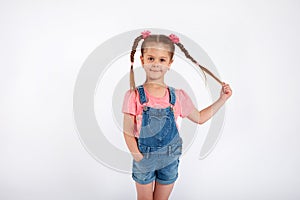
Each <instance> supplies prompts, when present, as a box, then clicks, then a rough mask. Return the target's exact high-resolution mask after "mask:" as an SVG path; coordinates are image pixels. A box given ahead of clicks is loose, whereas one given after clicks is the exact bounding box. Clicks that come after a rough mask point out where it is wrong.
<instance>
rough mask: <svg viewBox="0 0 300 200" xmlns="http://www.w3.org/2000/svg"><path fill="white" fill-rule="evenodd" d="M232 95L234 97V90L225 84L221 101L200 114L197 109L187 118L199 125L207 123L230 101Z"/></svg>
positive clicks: (221, 93) (223, 84)
mask: <svg viewBox="0 0 300 200" xmlns="http://www.w3.org/2000/svg"><path fill="white" fill-rule="evenodd" d="M231 95H232V90H231V88H230V86H229V84H226V83H224V82H223V83H222V89H221V92H220V97H219V99H218V100H217V101H215V102H214V103H213V104H212V105H210V106H208V107H207V108H204V109H203V110H201V111H200V112H199V111H198V110H197V109H196V108H195V109H194V110H193V111H192V112H191V113H190V114H189V115H188V116H187V118H188V119H190V120H191V121H193V122H195V123H198V124H203V123H205V122H206V121H207V120H209V119H210V118H211V117H212V116H213V115H214V114H215V113H216V112H217V111H218V110H219V109H220V108H221V107H222V106H223V105H224V103H225V102H226V101H227V100H228V98H229V97H230V96H231Z"/></svg>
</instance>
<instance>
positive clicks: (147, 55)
mask: <svg viewBox="0 0 300 200" xmlns="http://www.w3.org/2000/svg"><path fill="white" fill-rule="evenodd" d="M147 56H153V55H151V54H148V55H147ZM153 57H155V56H153ZM160 58H167V57H165V56H161V57H160Z"/></svg>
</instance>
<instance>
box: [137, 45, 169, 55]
mask: <svg viewBox="0 0 300 200" xmlns="http://www.w3.org/2000/svg"><path fill="white" fill-rule="evenodd" d="M143 53H144V54H153V55H164V56H169V55H170V53H171V52H170V48H169V47H168V46H167V45H164V44H157V43H152V44H147V45H146V46H145V47H144V51H143Z"/></svg>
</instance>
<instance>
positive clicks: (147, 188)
mask: <svg viewBox="0 0 300 200" xmlns="http://www.w3.org/2000/svg"><path fill="white" fill-rule="evenodd" d="M153 183H154V181H153V182H151V183H148V184H140V183H138V182H136V183H135V185H136V191H137V199H138V200H139V199H141V200H147V199H149V200H152V199H153V186H154V184H153Z"/></svg>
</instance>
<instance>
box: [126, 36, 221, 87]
mask: <svg viewBox="0 0 300 200" xmlns="http://www.w3.org/2000/svg"><path fill="white" fill-rule="evenodd" d="M142 39H143V36H142V35H140V36H138V37H137V38H135V40H134V42H133V45H132V50H131V54H130V61H131V67H130V89H131V90H134V89H135V80H134V72H133V63H134V54H135V52H136V48H137V46H138V44H139V42H140V41H141V40H142ZM149 43H162V44H164V45H166V46H167V47H168V50H169V52H170V57H171V59H172V58H173V56H174V52H175V45H174V44H176V45H177V46H178V47H179V48H180V50H181V51H182V52H183V53H184V55H185V56H186V57H187V58H188V59H190V60H191V61H192V62H193V63H194V64H196V65H197V66H199V67H200V69H201V70H202V72H203V71H204V72H206V73H208V74H209V75H211V76H212V77H213V78H214V79H215V80H216V81H218V82H219V83H220V84H222V81H221V80H220V79H218V78H217V77H216V76H215V75H214V74H213V73H212V72H210V71H209V70H208V69H206V68H205V67H203V66H201V65H200V64H199V63H198V62H197V61H196V60H195V59H194V58H193V57H192V56H191V55H190V54H189V52H188V51H187V50H186V49H185V47H184V46H183V44H181V43H180V42H177V43H174V42H173V41H172V40H171V39H170V37H168V36H166V35H149V36H147V37H146V38H145V39H144V41H143V43H142V46H141V54H142V56H143V53H144V49H145V48H146V47H147V46H148V44H149ZM203 74H204V76H205V82H206V80H207V79H206V75H205V73H203Z"/></svg>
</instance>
